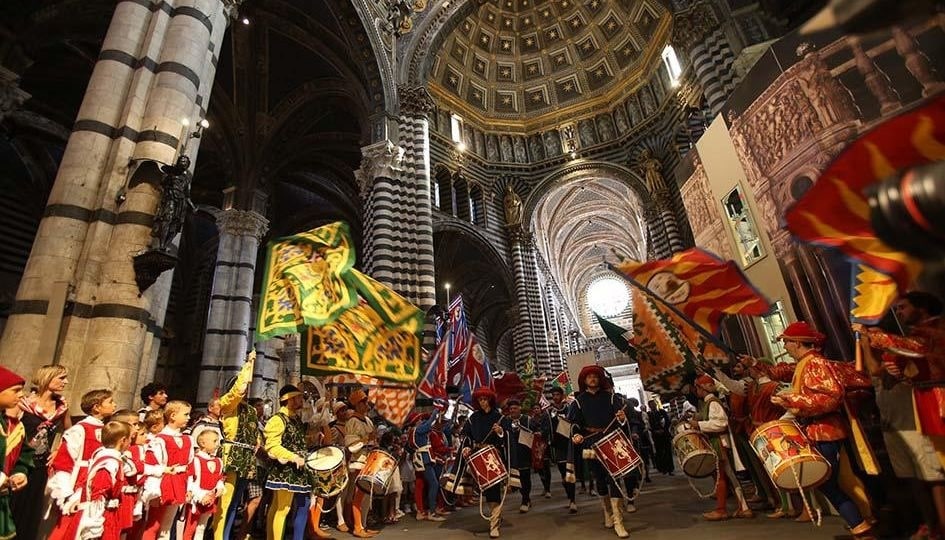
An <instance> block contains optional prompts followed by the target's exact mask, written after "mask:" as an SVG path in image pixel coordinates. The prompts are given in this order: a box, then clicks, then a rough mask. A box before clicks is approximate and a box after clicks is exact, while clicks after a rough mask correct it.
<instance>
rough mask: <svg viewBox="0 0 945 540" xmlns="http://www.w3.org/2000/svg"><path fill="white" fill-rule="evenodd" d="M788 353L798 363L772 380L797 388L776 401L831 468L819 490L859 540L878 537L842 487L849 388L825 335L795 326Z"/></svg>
mask: <svg viewBox="0 0 945 540" xmlns="http://www.w3.org/2000/svg"><path fill="white" fill-rule="evenodd" d="M779 339H781V341H783V342H784V350H785V351H787V353H788V355H790V356H791V358H793V359H794V360H796V361H797V363H796V364H778V365H776V366H772V367H768V368H767V371H768V374H769V376H770V377H771V378H772V379H775V380H780V381H790V382H791V389H790V390H788V391H786V392H782V393H779V394H776V395H774V396H772V397H771V402H772V403H774V404H775V405H779V406H782V407H784V408H785V409H786V410H787V411H788V412H789V413H791V414H792V415H794V416H795V417H796V418H797V421H798V423H799V424H800V425H801V426H802V427H803V430H804V432H805V434H806V435H807V438H808V439H809V440H810V441H811V443H813V445H814V447H815V448H816V449H817V451H818V452H819V453H820V454H821V455H822V456H823V457H824V458H825V459H826V460H827V461H828V462H829V463H830V476H829V477H828V478H827V481H826V482H824V483H823V484H821V485H820V487H819V488H818V489H819V490H820V492H821V493H822V494H823V495H824V497H826V498H827V499H828V500H829V501H830V503H831V504H832V505H833V506H834V508H836V509H837V512H839V513H840V516H841V517H842V518H843V519H844V521H846V523H847V526H849V527H850V531H851V532H852V533H853V534H854V536H855V537H856V538H862V539H865V538H873V535H872V532H871V525H870V523H869V521H867V520H865V519H863V517H862V514H861V513H860V510H859V509H858V508H857V505H856V504H855V503H854V502H853V501H852V500H851V499H850V497H849V496H848V495H847V494H846V493H844V491H843V490H842V489H841V488H840V483H839V480H838V479H839V476H840V452H841V449H842V447H843V443H844V440H845V439H846V437H847V428H846V426H845V421H844V418H843V416H842V414H841V413H840V408H841V407H842V406H843V398H844V387H843V385H842V384H841V381H840V379H838V377H837V375H836V372H835V370H834V368H833V367H832V366H831V361H830V360H828V359H827V358H825V357H824V356H823V355H821V354H820V352H819V350H818V349H819V347H820V344H822V343H823V341H824V339H825V336H824V335H823V334H821V333H820V332H817V331H816V330H814V329H813V328H811V327H810V325H808V324H807V323H806V322H803V321H798V322H795V323H791V324H790V325H788V327H787V328H785V330H784V332H783V333H782V334H781V336H779Z"/></svg>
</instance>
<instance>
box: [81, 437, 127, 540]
mask: <svg viewBox="0 0 945 540" xmlns="http://www.w3.org/2000/svg"><path fill="white" fill-rule="evenodd" d="M130 443H131V426H130V425H128V424H127V423H125V422H118V421H114V420H113V421H111V422H109V423H107V424H105V426H104V427H102V447H101V448H99V449H98V450H96V451H95V453H94V454H92V460H91V465H90V466H89V475H88V479H87V480H86V483H85V486H83V487H84V493H83V495H82V501H83V503H84V508H83V509H82V510H80V511H79V514H80V515H81V516H82V518H81V522H80V526H79V536H78V537H79V538H101V539H102V540H120V539H121V533H122V524H121V520H122V508H121V505H122V503H123V490H124V488H125V485H126V484H125V483H126V480H125V474H124V473H125V470H124V469H125V461H124V458H123V455H124V453H125V450H127V449H128V445H129V444H130Z"/></svg>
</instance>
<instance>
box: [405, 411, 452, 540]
mask: <svg viewBox="0 0 945 540" xmlns="http://www.w3.org/2000/svg"><path fill="white" fill-rule="evenodd" d="M439 415H440V411H439V410H436V411H435V412H434V413H433V414H430V413H424V414H422V415H420V416H418V417H416V418H417V420H419V423H418V424H417V427H415V428H414V429H413V430H412V431H411V435H412V437H413V441H412V444H413V446H414V448H416V450H415V451H414V469H415V470H416V471H417V473H421V474H422V476H423V481H422V482H421V483H418V486H422V487H423V494H422V497H417V501H418V502H419V503H420V504H418V506H417V521H424V520H428V521H446V518H445V517H443V516H442V515H439V514H437V513H436V496H437V494H438V493H439V488H440V484H439V476H440V475H439V474H438V472H439V471H438V467H437V464H436V462H435V460H434V459H433V455H432V453H431V447H430V435H431V433H432V432H433V425H434V424H435V423H436V421H437V417H438V416H439Z"/></svg>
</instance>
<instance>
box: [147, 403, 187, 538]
mask: <svg viewBox="0 0 945 540" xmlns="http://www.w3.org/2000/svg"><path fill="white" fill-rule="evenodd" d="M190 410H191V407H190V403H187V402H186V401H176V400H175V401H169V402H168V403H167V405H165V406H164V429H162V430H161V432H160V433H158V434H157V435H156V436H155V437H154V438H153V439H151V442H150V444H148V449H147V452H145V456H144V463H145V465H149V466H150V467H149V468H151V469H154V470H155V472H157V473H158V474H157V475H156V476H155V475H150V476H149V477H148V478H147V480H145V483H144V489H143V490H142V499H143V500H144V501H145V502H146V503H150V502H151V501H152V500H154V501H156V502H155V503H154V504H151V506H150V507H149V508H148V516H147V518H146V521H145V525H144V534H143V536H142V537H143V538H144V539H145V540H152V539H154V538H161V539H162V540H164V539H166V538H170V534H171V527H173V526H174V518H175V517H176V516H177V511H178V510H180V507H181V506H183V505H184V503H186V502H187V478H188V475H187V469H188V468H189V467H190V463H191V461H193V459H194V445H193V441H192V440H191V438H190V437H188V436H187V435H184V434H183V432H182V430H183V429H184V428H185V427H186V426H187V424H188V423H189V422H190Z"/></svg>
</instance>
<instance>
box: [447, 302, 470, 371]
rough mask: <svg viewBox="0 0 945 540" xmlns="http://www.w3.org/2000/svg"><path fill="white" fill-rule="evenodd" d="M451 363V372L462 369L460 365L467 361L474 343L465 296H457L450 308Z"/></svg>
mask: <svg viewBox="0 0 945 540" xmlns="http://www.w3.org/2000/svg"><path fill="white" fill-rule="evenodd" d="M448 312H449V329H448V332H449V342H450V347H449V361H450V364H449V365H450V372H451V373H454V372H455V371H456V370H459V369H461V366H460V363H461V362H462V361H463V360H465V359H466V353H467V352H468V349H469V347H470V344H471V343H472V333H471V332H470V331H469V324H467V322H466V309H465V307H464V306H463V295H461V294H457V295H456V298H454V299H453V301H452V302H450V306H449V310H448Z"/></svg>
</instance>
